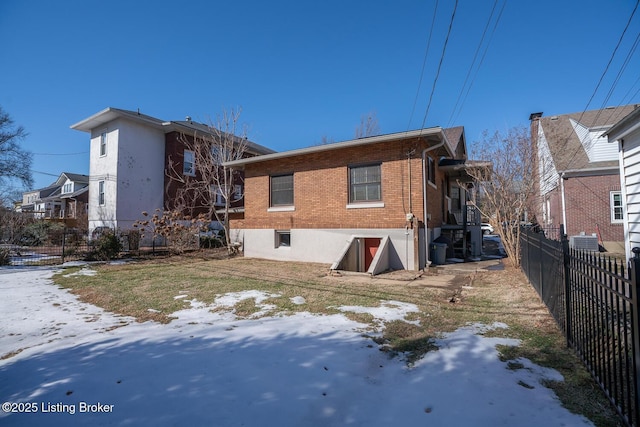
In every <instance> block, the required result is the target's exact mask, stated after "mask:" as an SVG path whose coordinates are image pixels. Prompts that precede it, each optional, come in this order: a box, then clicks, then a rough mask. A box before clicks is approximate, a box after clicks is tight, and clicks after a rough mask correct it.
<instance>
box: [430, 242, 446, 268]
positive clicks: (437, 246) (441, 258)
mask: <svg viewBox="0 0 640 427" xmlns="http://www.w3.org/2000/svg"><path fill="white" fill-rule="evenodd" d="M430 249H431V251H430V252H431V256H430V258H431V262H433V263H434V264H436V265H442V264H444V263H445V262H446V260H447V244H446V243H435V242H434V243H432V244H431V245H430Z"/></svg>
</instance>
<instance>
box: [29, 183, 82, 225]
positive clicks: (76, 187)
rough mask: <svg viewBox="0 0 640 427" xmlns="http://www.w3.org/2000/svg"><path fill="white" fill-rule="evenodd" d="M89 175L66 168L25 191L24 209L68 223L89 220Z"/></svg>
mask: <svg viewBox="0 0 640 427" xmlns="http://www.w3.org/2000/svg"><path fill="white" fill-rule="evenodd" d="M88 186H89V177H88V176H87V175H80V174H75V173H69V172H63V173H62V174H60V176H59V177H58V179H57V180H56V181H55V182H53V183H52V184H51V185H49V186H47V187H45V188H41V189H37V190H32V191H27V192H25V193H23V194H22V204H21V206H20V210H21V212H25V213H31V214H33V217H34V218H37V219H47V220H56V221H59V222H63V223H65V225H67V226H69V227H76V226H79V225H82V224H84V223H86V216H87V202H88V191H89V187H88Z"/></svg>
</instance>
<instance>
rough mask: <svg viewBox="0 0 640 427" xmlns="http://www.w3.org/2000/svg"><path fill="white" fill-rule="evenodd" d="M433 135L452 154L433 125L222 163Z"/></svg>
mask: <svg viewBox="0 0 640 427" xmlns="http://www.w3.org/2000/svg"><path fill="white" fill-rule="evenodd" d="M433 135H440V136H441V139H442V140H443V141H445V145H446V147H447V151H448V152H449V153H450V154H451V155H453V150H452V148H451V144H450V143H449V141H447V138H446V137H445V135H444V131H443V129H442V128H441V127H433V128H427V129H419V130H414V131H410V132H399V133H391V134H386V135H378V136H371V137H367V138H358V139H352V140H349V141H344V142H336V143H333V144H325V145H314V146H312V147H306V148H298V149H295V150H289V151H282V152H279V153H272V154H265V155H262V156H255V157H248V158H246V159H240V160H234V161H231V162H225V163H223V164H222V165H223V166H228V167H233V166H244V165H246V164H250V163H258V162H266V161H268V160H277V159H282V158H286V157H293V156H300V155H305V154H311V153H319V152H323V151H331V150H339V149H343V148H349V147H357V146H361V145H370V144H377V143H380V142H387V141H398V140H403V139H411V138H417V137H429V136H433Z"/></svg>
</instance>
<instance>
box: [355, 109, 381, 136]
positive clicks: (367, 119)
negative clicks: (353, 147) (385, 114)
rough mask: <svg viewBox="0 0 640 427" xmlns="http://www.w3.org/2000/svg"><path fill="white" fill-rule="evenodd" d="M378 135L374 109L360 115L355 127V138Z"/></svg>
mask: <svg viewBox="0 0 640 427" xmlns="http://www.w3.org/2000/svg"><path fill="white" fill-rule="evenodd" d="M376 135H380V125H379V124H378V116H377V115H376V113H375V111H374V112H370V113H367V114H365V115H364V116H362V117H360V124H359V125H358V127H356V134H355V137H356V139H358V138H366V137H368V136H376Z"/></svg>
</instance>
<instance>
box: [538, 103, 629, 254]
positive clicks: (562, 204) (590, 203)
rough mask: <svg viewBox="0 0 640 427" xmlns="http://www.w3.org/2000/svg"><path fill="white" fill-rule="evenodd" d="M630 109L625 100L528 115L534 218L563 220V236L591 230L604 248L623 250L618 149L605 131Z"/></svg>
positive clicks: (553, 221) (543, 222) (551, 222)
mask: <svg viewBox="0 0 640 427" xmlns="http://www.w3.org/2000/svg"><path fill="white" fill-rule="evenodd" d="M633 109H634V106H633V105H627V106H623V107H615V108H605V109H602V110H593V111H585V112H583V113H573V114H563V115H557V116H549V117H542V113H534V114H531V116H530V117H529V119H530V121H531V137H532V141H533V143H534V144H536V152H537V158H536V160H537V163H538V168H537V175H538V180H537V181H538V182H537V196H536V197H537V200H538V202H537V203H536V208H537V211H536V212H535V215H536V219H537V221H538V223H540V224H541V225H543V226H557V225H560V224H563V225H564V228H565V233H566V234H567V235H568V236H579V235H586V236H592V235H593V236H595V237H596V238H597V241H598V243H599V244H600V245H601V246H603V247H604V248H605V249H606V250H608V251H613V252H621V251H623V241H624V225H623V218H624V212H623V207H622V192H621V186H620V171H619V162H618V149H617V146H616V145H615V144H609V143H608V138H607V136H606V132H607V130H608V129H609V128H611V126H613V125H614V124H615V123H616V122H617V121H618V120H620V119H621V118H622V117H624V116H626V115H627V114H629V113H630V112H631V111H633Z"/></svg>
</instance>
